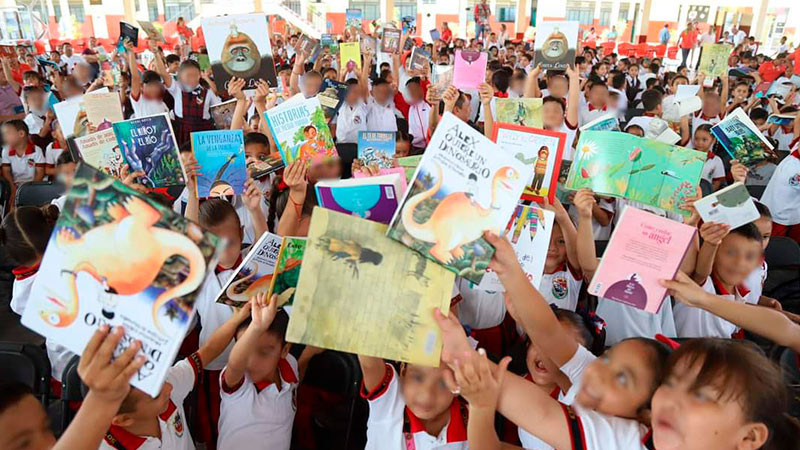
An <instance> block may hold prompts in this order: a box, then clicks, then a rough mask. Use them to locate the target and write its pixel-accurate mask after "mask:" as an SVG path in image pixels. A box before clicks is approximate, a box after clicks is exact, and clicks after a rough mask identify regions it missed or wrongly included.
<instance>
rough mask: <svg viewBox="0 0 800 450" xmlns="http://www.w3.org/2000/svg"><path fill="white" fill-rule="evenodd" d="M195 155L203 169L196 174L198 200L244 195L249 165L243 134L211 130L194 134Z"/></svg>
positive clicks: (193, 147)
mask: <svg viewBox="0 0 800 450" xmlns="http://www.w3.org/2000/svg"><path fill="white" fill-rule="evenodd" d="M191 137H192V141H191V143H192V152H193V153H194V157H195V159H197V164H198V165H199V166H200V167H201V169H200V173H199V174H197V188H196V189H197V197H198V198H208V197H222V196H225V195H239V194H241V193H242V192H244V182H245V181H246V180H247V165H246V164H245V158H244V133H243V132H242V130H212V131H197V132H194V133H192V135H191Z"/></svg>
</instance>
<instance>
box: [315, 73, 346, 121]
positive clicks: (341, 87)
mask: <svg viewBox="0 0 800 450" xmlns="http://www.w3.org/2000/svg"><path fill="white" fill-rule="evenodd" d="M346 96H347V84H345V83H342V82H340V81H336V80H331V79H328V78H325V79H324V80H322V88H321V89H320V91H319V94H317V98H318V99H319V103H320V105H322V112H323V113H325V118H327V119H328V121H330V120H331V119H332V118H333V117H334V116H335V115H336V113H337V112H339V108H341V107H342V103H343V102H344V98H345V97H346Z"/></svg>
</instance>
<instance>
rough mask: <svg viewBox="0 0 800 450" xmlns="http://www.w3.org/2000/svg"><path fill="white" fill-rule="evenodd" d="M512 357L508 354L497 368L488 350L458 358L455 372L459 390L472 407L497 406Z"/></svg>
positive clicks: (480, 350)
mask: <svg viewBox="0 0 800 450" xmlns="http://www.w3.org/2000/svg"><path fill="white" fill-rule="evenodd" d="M510 362H511V357H510V356H506V357H505V358H503V359H502V360H501V361H500V364H498V365H497V367H496V368H494V369H493V368H492V366H491V365H490V364H489V360H488V359H487V358H486V351H485V350H484V349H482V348H481V349H478V352H477V353H475V352H472V353H470V354H469V356H465V357H463V358H456V360H455V367H454V368H453V374H454V375H455V382H456V385H457V386H458V392H459V393H460V394H461V396H462V397H464V398H465V399H467V401H468V402H469V406H470V407H471V408H492V409H494V408H497V399H498V398H499V397H500V387H501V386H502V385H503V379H504V378H505V373H506V371H507V369H508V364H509V363H510Z"/></svg>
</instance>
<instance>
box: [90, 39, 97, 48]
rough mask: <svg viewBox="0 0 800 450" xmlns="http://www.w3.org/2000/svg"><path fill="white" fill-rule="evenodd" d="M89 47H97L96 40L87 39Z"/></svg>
mask: <svg viewBox="0 0 800 450" xmlns="http://www.w3.org/2000/svg"><path fill="white" fill-rule="evenodd" d="M89 47H97V39H96V38H94V37H90V38H89Z"/></svg>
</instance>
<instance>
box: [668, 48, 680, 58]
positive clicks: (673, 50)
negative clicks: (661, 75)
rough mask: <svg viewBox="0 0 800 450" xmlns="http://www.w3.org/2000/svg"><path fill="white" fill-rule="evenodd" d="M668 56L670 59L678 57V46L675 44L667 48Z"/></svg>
mask: <svg viewBox="0 0 800 450" xmlns="http://www.w3.org/2000/svg"><path fill="white" fill-rule="evenodd" d="M667 58H669V59H678V46H677V45H673V46H672V47H670V48H668V49H667Z"/></svg>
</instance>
